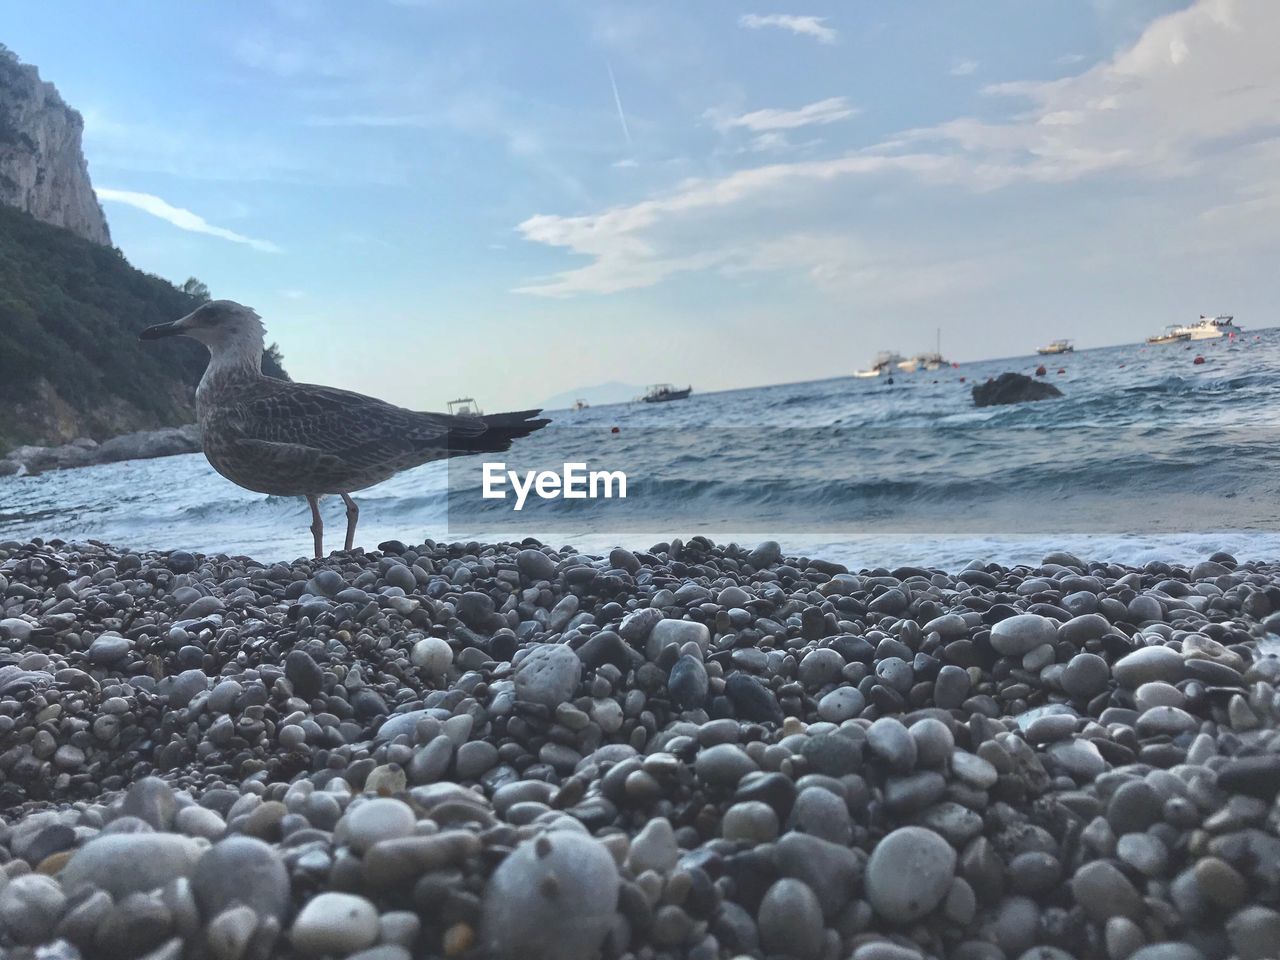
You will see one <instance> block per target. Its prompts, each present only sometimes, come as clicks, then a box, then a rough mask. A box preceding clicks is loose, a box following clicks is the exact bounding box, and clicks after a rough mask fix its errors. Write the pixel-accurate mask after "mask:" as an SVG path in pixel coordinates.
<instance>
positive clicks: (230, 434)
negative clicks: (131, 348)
mask: <svg viewBox="0 0 1280 960" xmlns="http://www.w3.org/2000/svg"><path fill="white" fill-rule="evenodd" d="M175 334H178V335H186V336H191V337H194V338H195V339H197V340H200V341H201V342H202V343H204V344H205V345H206V346H208V347H209V352H210V362H209V367H208V369H207V370H206V371H205V374H204V378H203V379H202V380H201V381H200V386H199V388H198V389H197V391H196V413H197V416H198V418H199V421H200V432H201V439H202V443H203V446H204V452H205V456H206V457H207V458H208V460H209V463H210V464H211V465H212V466H213V468H214V469H215V470H217V471H218V473H220V474H222V476H224V477H226V478H227V479H228V480H230V481H231V482H232V483H235V484H238V485H239V486H242V487H245V488H246V489H249V490H254V491H256V492H258V493H266V494H273V495H275V496H294V497H296V496H304V497H306V498H307V499H308V501H309V502H310V503H311V510H312V517H313V522H312V532H313V533H314V535H315V546H316V555H317V556H319V555H320V550H321V541H322V537H321V530H322V524H321V521H320V514H319V510H318V508H317V505H316V501H317V498H318V497H320V496H322V495H324V494H339V495H341V496H342V498H343V500H344V501H345V503H346V505H347V520H348V524H347V548H348V549H350V548H351V545H352V538H353V536H354V532H355V523H356V518H357V517H358V516H359V511H358V510H357V508H356V506H355V504H354V503H353V502H352V501H351V499H350V497H349V496H348V494H350V493H351V491H353V490H363V489H364V488H365V487H370V486H372V485H373V484H375V483H380V482H381V481H383V480H386V479H388V478H389V477H392V476H394V475H395V474H397V473H399V472H401V471H402V470H407V469H409V468H410V467H416V466H418V465H420V464H423V463H428V462H430V461H432V460H442V459H445V458H448V457H453V456H457V455H460V454H472V453H489V452H499V451H502V450H506V449H508V448H509V447H510V446H511V442H512V441H513V440H515V439H517V438H519V437H523V436H527V435H528V434H530V433H532V432H533V431H535V430H538V429H540V428H541V427H543V426H545V425H546V424H547V423H548V422H549V421H548V420H546V419H541V418H538V416H537V414H538V413H540V412H541V411H538V410H528V411H522V412H519V413H506V414H498V415H495V416H484V417H468V416H452V415H449V414H443V413H418V412H415V411H413V410H406V409H403V408H402V407H397V406H394V405H393V404H390V403H386V402H384V401H382V400H377V399H375V398H373V397H366V396H363V395H362V394H358V393H352V392H350V391H347V390H338V389H336V388H334V387H323V386H317V385H315V384H309V383H293V382H292V381H287V380H275V379H272V378H271V377H266V376H264V375H263V374H262V370H261V357H262V343H263V330H262V325H261V322H260V321H259V320H258V316H257V314H256V313H254V312H253V311H252V310H250V309H249V308H247V307H243V306H241V305H240V304H237V303H234V302H232V301H228V300H215V301H212V302H210V303H207V304H204V305H203V306H202V307H200V308H198V309H197V310H195V311H194V312H192V313H191V314H189V315H188V316H186V317H183V318H182V319H181V320H178V321H175V322H174V323H172V324H160V325H159V326H156V327H151V328H148V329H147V330H145V331H143V333H142V337H143V339H148V340H152V339H158V338H160V337H165V336H171V335H175Z"/></svg>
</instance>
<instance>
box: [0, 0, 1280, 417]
mask: <svg viewBox="0 0 1280 960" xmlns="http://www.w3.org/2000/svg"><path fill="white" fill-rule="evenodd" d="M0 24H2V26H0V42H3V43H5V44H6V45H7V46H9V47H10V48H11V49H12V50H13V51H14V52H15V53H17V54H18V56H19V57H20V58H22V59H23V60H25V61H27V62H29V63H34V64H36V65H37V66H38V67H39V68H40V71H41V75H42V76H43V77H44V78H45V79H47V80H50V81H52V82H53V83H54V84H56V86H57V87H58V88H59V90H60V91H61V93H62V94H63V96H64V98H65V99H66V100H67V101H68V102H69V103H70V104H71V105H72V106H74V107H76V108H77V109H79V110H80V111H81V113H82V114H83V115H84V118H85V125H86V131H85V153H86V156H87V158H88V163H89V168H90V174H91V176H92V178H93V182H94V184H95V187H96V188H97V189H98V191H99V195H100V198H101V200H102V202H103V207H104V209H105V211H106V214H107V217H108V220H109V222H110V225H111V231H112V236H113V239H114V241H115V243H116V244H117V245H118V246H119V247H120V249H121V250H122V251H123V252H124V254H125V255H126V256H127V257H128V258H129V260H130V261H131V262H132V263H133V264H134V265H136V266H138V267H140V268H141V269H144V270H147V271H149V272H152V273H156V274H159V275H161V276H163V277H166V278H168V279H171V280H173V281H175V282H178V283H180V282H182V281H183V280H184V279H185V278H186V277H188V276H196V277H198V278H200V279H201V280H203V281H204V282H205V283H207V284H208V285H209V287H210V288H211V290H212V291H213V294H214V296H217V297H226V298H230V299H234V300H238V301H240V302H242V303H246V304H249V305H251V306H253V307H254V308H256V309H257V310H258V312H259V313H260V314H261V315H262V317H263V318H264V320H265V322H266V324H267V329H268V337H269V339H271V340H275V341H277V342H278V343H279V344H280V347H281V349H282V351H283V353H284V356H285V359H286V366H287V368H288V369H289V370H290V372H291V373H292V375H293V376H294V378H295V379H301V380H308V381H312V382H322V383H329V384H333V385H335V386H341V387H346V388H348V389H355V390H360V391H363V392H367V393H374V394H376V395H378V396H382V397H384V398H386V399H388V400H392V401H394V402H397V403H401V404H404V405H406V406H411V407H415V408H418V409H441V408H443V405H444V403H445V401H446V400H448V399H451V398H453V397H455V396H459V395H471V396H474V397H475V398H476V399H477V400H478V401H479V403H480V404H481V406H483V407H484V408H485V409H486V410H489V411H496V410H499V409H505V408H523V407H529V406H534V405H538V404H540V403H542V402H544V401H545V400H546V399H547V398H548V397H550V396H552V395H554V394H559V393H563V392H565V391H572V390H574V389H575V388H577V387H580V386H590V385H593V384H598V383H603V382H608V381H622V382H625V383H636V384H644V383H650V382H657V381H672V382H677V383H680V384H684V383H692V384H693V385H694V387H695V389H696V390H700V391H706V390H719V389H731V388H735V387H744V386H751V385H758V384H765V383H777V382H786V381H797V380H808V379H818V378H825V377H832V376H840V375H845V374H848V373H851V372H852V371H853V370H855V369H857V368H859V367H863V366H866V365H867V363H868V361H869V360H870V358H871V356H872V355H873V354H874V353H875V352H876V351H878V350H881V349H896V350H898V351H901V352H903V353H908V354H910V353H912V352H915V351H919V350H925V349H932V347H933V344H934V340H935V336H936V331H939V330H940V332H941V341H942V348H943V352H944V353H945V354H946V355H947V356H948V357H949V358H952V359H955V360H958V361H961V362H963V361H966V360H976V359H981V358H988V357H1000V356H1011V355H1018V354H1025V353H1028V352H1030V351H1032V350H1033V349H1034V348H1035V347H1036V346H1038V345H1040V344H1042V343H1043V342H1045V341H1047V340H1049V339H1052V338H1055V337H1072V338H1075V339H1076V341H1077V343H1078V345H1079V346H1080V347H1082V348H1083V347H1088V346H1100V345H1107V344H1114V343H1122V342H1132V341H1136V340H1139V339H1141V338H1142V337H1144V336H1146V335H1149V334H1151V333H1154V332H1156V331H1158V330H1159V329H1160V328H1162V327H1164V326H1166V325H1167V324H1170V323H1174V322H1183V321H1187V320H1193V319H1194V318H1195V317H1196V316H1198V315H1199V314H1200V313H1234V314H1235V315H1236V317H1237V319H1238V320H1239V322H1241V323H1242V324H1243V325H1244V326H1245V327H1246V328H1249V327H1262V326H1270V325H1273V324H1274V323H1276V322H1277V321H1276V319H1275V317H1274V308H1273V304H1274V302H1275V299H1276V298H1275V292H1276V291H1275V287H1276V284H1277V276H1278V275H1280V274H1278V273H1277V271H1276V270H1275V269H1274V264H1275V262H1276V258H1277V254H1278V253H1280V235H1278V233H1277V230H1276V228H1275V224H1276V219H1277V214H1280V58H1277V57H1276V56H1275V53H1274V51H1275V49H1276V48H1277V45H1280V4H1278V3H1275V2H1274V0H1194V2H1191V0H1037V2H1028V0H847V2H839V3H836V2H804V3H796V4H791V3H780V2H762V3H759V4H755V3H747V4H742V3H729V2H721V0H700V2H697V3H688V2H669V0H648V2H645V3H635V2H615V0H596V2H585V0H581V2H567V0H566V2H560V0H543V2H532V0H527V2H506V0H497V2H477V0H367V2H362V3H360V4H352V3H340V2H336V0H332V2H324V0H315V2H310V0H308V2H303V0H264V2H256V0H255V2H249V0H224V2H220V3H217V4H167V5H156V4H152V3H146V2H141V0H120V2H116V3H110V4H103V3H100V2H97V0H64V2H61V3H59V4H56V5H54V4H44V5H38V6H34V7H33V6H32V5H30V4H28V3H21V2H18V0H0Z"/></svg>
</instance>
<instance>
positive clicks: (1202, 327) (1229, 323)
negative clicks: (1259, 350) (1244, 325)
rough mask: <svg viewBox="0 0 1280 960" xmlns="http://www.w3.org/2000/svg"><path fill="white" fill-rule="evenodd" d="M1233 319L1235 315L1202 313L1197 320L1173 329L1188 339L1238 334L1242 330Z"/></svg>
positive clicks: (1207, 338) (1215, 337)
mask: <svg viewBox="0 0 1280 960" xmlns="http://www.w3.org/2000/svg"><path fill="white" fill-rule="evenodd" d="M1235 319H1236V318H1235V317H1232V316H1229V315H1227V314H1219V315H1218V316H1216V317H1206V316H1205V315H1204V314H1203V313H1202V314H1200V320H1199V321H1198V322H1196V323H1189V324H1187V325H1186V326H1182V327H1174V330H1175V331H1177V332H1178V333H1185V334H1186V335H1187V339H1188V340H1216V339H1218V337H1225V336H1227V335H1228V334H1232V335H1237V336H1238V335H1239V334H1240V333H1241V332H1242V331H1241V330H1240V328H1239V327H1238V326H1236V323H1235Z"/></svg>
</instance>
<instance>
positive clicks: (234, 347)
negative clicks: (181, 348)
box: [138, 300, 263, 355]
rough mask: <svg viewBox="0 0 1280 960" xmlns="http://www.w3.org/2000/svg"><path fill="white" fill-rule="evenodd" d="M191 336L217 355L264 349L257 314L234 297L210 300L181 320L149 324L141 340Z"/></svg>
mask: <svg viewBox="0 0 1280 960" xmlns="http://www.w3.org/2000/svg"><path fill="white" fill-rule="evenodd" d="M179 336H181V337H191V338H192V339H193V340H199V341H200V342H201V343H203V344H204V345H205V346H206V347H208V348H209V352H210V353H211V354H214V355H218V354H224V353H232V352H234V353H241V352H243V353H245V354H249V355H254V354H258V355H260V354H261V353H262V344H263V329H262V320H261V318H259V316H258V314H257V313H256V312H255V311H254V310H253V309H252V308H251V307H246V306H245V305H244V304H241V303H236V302H235V301H234V300H210V301H209V302H208V303H202V304H200V306H198V307H196V309H194V310H192V311H191V312H190V313H188V314H187V315H186V316H185V317H183V318H181V319H180V320H175V321H173V323H158V324H156V325H155V326H154V327H147V329H145V330H143V331H142V332H141V333H140V334H138V339H139V340H159V339H161V338H162V337H179Z"/></svg>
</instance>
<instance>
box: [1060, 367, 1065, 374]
mask: <svg viewBox="0 0 1280 960" xmlns="http://www.w3.org/2000/svg"><path fill="white" fill-rule="evenodd" d="M1058 372H1059V373H1066V372H1067V368H1066V367H1059V368H1058Z"/></svg>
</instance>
